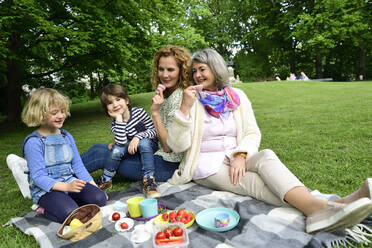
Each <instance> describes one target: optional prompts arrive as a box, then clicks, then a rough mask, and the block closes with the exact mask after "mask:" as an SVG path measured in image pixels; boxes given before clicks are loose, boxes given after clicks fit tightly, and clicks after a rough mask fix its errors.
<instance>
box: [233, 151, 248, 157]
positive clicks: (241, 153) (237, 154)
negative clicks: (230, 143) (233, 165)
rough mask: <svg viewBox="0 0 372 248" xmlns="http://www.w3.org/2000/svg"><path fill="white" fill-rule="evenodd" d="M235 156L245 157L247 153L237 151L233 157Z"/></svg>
mask: <svg viewBox="0 0 372 248" xmlns="http://www.w3.org/2000/svg"><path fill="white" fill-rule="evenodd" d="M237 156H240V157H242V158H244V159H247V153H246V152H237V153H235V154H234V158H235V157H237Z"/></svg>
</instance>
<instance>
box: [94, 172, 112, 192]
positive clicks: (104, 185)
mask: <svg viewBox="0 0 372 248" xmlns="http://www.w3.org/2000/svg"><path fill="white" fill-rule="evenodd" d="M97 186H98V188H100V189H102V190H106V189H111V188H112V179H110V180H108V181H106V179H105V177H104V176H103V175H102V176H101V178H100V179H99V180H98V182H97Z"/></svg>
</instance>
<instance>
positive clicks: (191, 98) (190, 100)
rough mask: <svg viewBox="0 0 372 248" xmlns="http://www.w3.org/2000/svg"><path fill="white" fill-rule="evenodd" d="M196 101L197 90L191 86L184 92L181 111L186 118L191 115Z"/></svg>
mask: <svg viewBox="0 0 372 248" xmlns="http://www.w3.org/2000/svg"><path fill="white" fill-rule="evenodd" d="M195 100H196V90H195V87H194V86H189V87H188V88H186V89H185V90H184V91H183V96H182V103H181V107H180V110H181V112H182V113H183V114H184V115H185V116H189V115H190V109H191V107H192V105H193V104H194V102H195Z"/></svg>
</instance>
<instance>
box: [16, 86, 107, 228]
mask: <svg viewBox="0 0 372 248" xmlns="http://www.w3.org/2000/svg"><path fill="white" fill-rule="evenodd" d="M69 105H70V100H69V99H68V97H66V96H64V95H62V94H61V93H59V92H58V91H56V90H54V89H48V88H44V89H38V90H35V91H34V92H33V93H32V95H31V97H30V99H29V100H28V102H27V103H26V105H25V107H24V108H23V111H22V120H23V122H24V123H25V124H26V125H27V126H29V127H37V126H38V129H37V130H35V131H34V132H33V133H31V134H30V135H28V136H27V137H26V138H25V139H24V141H23V144H22V151H23V155H24V157H25V158H26V160H27V165H28V168H29V177H28V181H29V183H30V193H31V198H32V200H33V202H34V203H36V204H39V205H40V206H41V207H42V208H44V209H45V210H44V216H45V217H46V218H48V219H50V220H52V221H55V222H59V223H63V221H64V220H65V219H66V217H68V216H69V214H70V213H71V212H72V211H74V210H75V209H76V208H78V207H79V206H82V205H86V204H97V205H98V206H104V205H106V195H105V192H104V191H102V190H101V189H99V188H98V187H97V185H96V184H95V182H94V181H93V178H92V177H91V176H90V175H89V173H88V171H87V170H86V169H85V167H84V165H83V163H82V161H81V158H80V155H79V153H78V150H77V147H76V145H75V141H74V138H73V137H72V136H71V134H70V133H68V132H67V131H66V130H63V129H61V128H62V126H63V123H64V121H65V119H66V117H67V116H69V115H70V112H69Z"/></svg>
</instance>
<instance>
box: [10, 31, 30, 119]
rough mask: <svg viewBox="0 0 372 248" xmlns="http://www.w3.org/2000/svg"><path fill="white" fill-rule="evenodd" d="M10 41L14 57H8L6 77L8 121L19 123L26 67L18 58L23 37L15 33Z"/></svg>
mask: <svg viewBox="0 0 372 248" xmlns="http://www.w3.org/2000/svg"><path fill="white" fill-rule="evenodd" d="M8 39H9V43H8V48H9V50H11V51H12V53H13V56H8V59H7V61H6V63H7V71H6V73H5V75H6V79H7V81H8V82H7V94H6V97H7V103H8V110H7V121H9V122H17V121H19V120H20V119H21V95H22V80H23V79H24V75H25V71H24V66H25V65H24V64H22V63H21V62H19V61H17V56H16V54H17V52H18V49H19V48H20V46H21V45H22V40H21V36H20V35H19V34H18V33H16V32H15V33H12V34H11V35H10V36H9V37H8ZM9 57H10V58H9Z"/></svg>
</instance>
